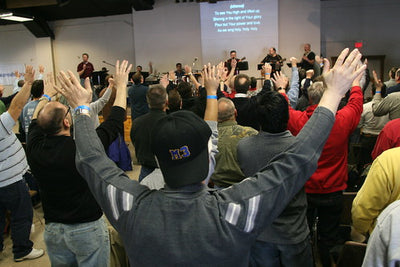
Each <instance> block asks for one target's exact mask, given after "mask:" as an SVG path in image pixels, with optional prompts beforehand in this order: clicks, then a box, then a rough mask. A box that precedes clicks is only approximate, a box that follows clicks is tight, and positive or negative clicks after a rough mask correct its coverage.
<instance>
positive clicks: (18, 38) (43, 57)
mask: <svg viewBox="0 0 400 267" xmlns="http://www.w3.org/2000/svg"><path fill="white" fill-rule="evenodd" d="M0 37H1V42H0V51H1V52H0V58H1V64H2V65H17V64H18V65H21V66H23V65H33V66H34V67H35V69H36V70H37V67H38V66H39V65H43V66H44V67H45V68H46V70H50V71H52V70H53V64H52V60H53V59H52V55H51V53H48V51H51V41H50V38H40V39H38V38H35V36H33V35H32V34H31V33H30V32H29V31H28V30H27V29H26V28H25V27H24V26H23V25H21V24H13V25H9V26H2V27H0ZM18 70H19V71H20V72H23V71H24V69H23V67H21V69H18ZM13 71H14V70H13ZM11 91H12V86H5V91H4V95H9V94H10V93H11Z"/></svg>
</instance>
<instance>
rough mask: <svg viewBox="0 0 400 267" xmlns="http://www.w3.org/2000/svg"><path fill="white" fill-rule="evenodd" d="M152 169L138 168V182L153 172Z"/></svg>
mask: <svg viewBox="0 0 400 267" xmlns="http://www.w3.org/2000/svg"><path fill="white" fill-rule="evenodd" d="M154 169H155V168H154V167H147V166H143V165H142V167H141V168H140V174H139V179H138V180H139V182H141V181H142V180H143V179H144V178H145V177H146V176H147V175H149V174H150V173H152V172H153V171H154Z"/></svg>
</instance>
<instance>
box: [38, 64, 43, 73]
mask: <svg viewBox="0 0 400 267" xmlns="http://www.w3.org/2000/svg"><path fill="white" fill-rule="evenodd" d="M39 73H41V74H43V73H44V66H43V65H39Z"/></svg>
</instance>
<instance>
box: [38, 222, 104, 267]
mask: <svg viewBox="0 0 400 267" xmlns="http://www.w3.org/2000/svg"><path fill="white" fill-rule="evenodd" d="M44 242H45V243H46V247H47V253H48V255H49V258H50V262H51V266H53V267H57V266H88V267H89V266H90V267H91V266H99V267H101V266H105V267H107V266H109V264H110V241H109V236H108V230H107V225H106V223H105V221H104V219H103V218H100V219H98V220H97V221H94V222H87V223H78V224H62V223H47V224H46V226H45V229H44Z"/></svg>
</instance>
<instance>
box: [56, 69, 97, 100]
mask: <svg viewBox="0 0 400 267" xmlns="http://www.w3.org/2000/svg"><path fill="white" fill-rule="evenodd" d="M57 79H58V81H59V82H60V85H61V88H58V87H55V88H56V90H57V91H58V92H59V93H61V94H62V95H63V96H64V97H65V98H66V99H67V101H68V103H69V105H70V106H71V107H72V108H76V107H78V106H82V105H84V106H89V104H90V102H91V100H92V90H91V89H89V90H88V89H86V88H83V87H82V85H81V84H80V82H79V81H78V79H77V78H76V77H75V75H74V74H73V73H72V71H70V70H69V71H67V73H65V72H64V71H60V73H59V74H58V75H57Z"/></svg>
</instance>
